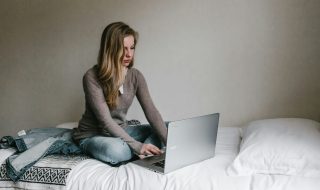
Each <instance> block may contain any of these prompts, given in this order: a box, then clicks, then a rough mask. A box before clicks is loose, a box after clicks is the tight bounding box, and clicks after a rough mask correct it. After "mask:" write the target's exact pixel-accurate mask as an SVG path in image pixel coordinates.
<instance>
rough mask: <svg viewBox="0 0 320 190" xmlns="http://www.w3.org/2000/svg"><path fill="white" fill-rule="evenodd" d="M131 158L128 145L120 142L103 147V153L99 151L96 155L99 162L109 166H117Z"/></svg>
mask: <svg viewBox="0 0 320 190" xmlns="http://www.w3.org/2000/svg"><path fill="white" fill-rule="evenodd" d="M132 156H133V155H132V152H131V149H130V148H129V146H128V144H127V143H125V142H124V141H122V140H119V141H115V142H113V143H110V144H108V145H107V146H106V147H104V151H101V153H99V154H98V155H96V157H97V158H98V159H99V160H101V161H103V162H107V163H110V164H118V163H120V162H123V161H127V160H130V159H131V158H132Z"/></svg>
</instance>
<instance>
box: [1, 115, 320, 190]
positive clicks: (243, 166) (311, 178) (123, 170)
mask: <svg viewBox="0 0 320 190" xmlns="http://www.w3.org/2000/svg"><path fill="white" fill-rule="evenodd" d="M301 126H302V127H301ZM319 128H320V125H319V123H318V122H316V121H312V120H307V119H293V118H290V119H288V118H286V119H272V120H260V121H254V122H251V123H250V124H249V125H248V126H246V127H245V128H240V127H219V130H218V137H217V145H216V150H215V156H214V157H213V158H211V159H208V160H205V161H203V162H200V163H197V164H193V165H190V166H187V167H185V168H182V169H179V170H177V171H174V172H171V173H169V174H166V175H162V174H158V173H155V172H152V171H149V170H147V169H144V168H142V167H140V166H137V165H134V164H132V163H128V164H126V165H122V166H120V167H111V166H109V165H107V164H104V163H102V162H100V161H97V160H94V159H91V158H89V157H87V156H85V155H70V156H61V155H50V156H47V157H45V158H43V159H41V160H40V161H39V162H37V163H36V164H35V165H34V166H33V167H32V170H33V171H34V173H33V171H28V172H26V174H25V176H24V177H23V179H21V180H20V181H18V182H16V183H13V182H12V181H10V179H8V178H6V174H5V167H4V160H5V159H6V157H8V156H9V155H11V154H13V153H14V151H15V150H14V149H1V150H0V162H1V163H2V165H1V169H0V189H72V190H73V189H74V190H75V189H84V190H87V189H111V190H113V189H114V190H129V189H130V190H135V189H139V190H149V189H154V190H157V189H168V190H171V189H172V190H178V189H183V190H188V189H190V190H194V189H214V190H233V189H235V190H236V189H237V190H238V189H241V190H247V189H248V190H249V189H250V190H256V189H279V190H280V189H281V190H286V189H287V190H298V189H299V190H301V189H308V190H318V189H319V188H320V153H319V152H320V132H319ZM279 137H280V138H279ZM281 141H283V142H286V143H284V145H283V144H282V142H281ZM266 142H267V143H266ZM279 151H280V152H279ZM274 154H275V155H276V156H275V155H274ZM292 156H293V157H294V158H292ZM30 169H31V168H30ZM39 173H40V174H39Z"/></svg>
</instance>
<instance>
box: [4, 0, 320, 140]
mask: <svg viewBox="0 0 320 190" xmlns="http://www.w3.org/2000/svg"><path fill="white" fill-rule="evenodd" d="M319 18H320V1H318V0H261V1H255V0H242V1H240V0H230V1H225V0H202V1H193V0H174V1H170V0H166V1H156V0H136V1H130V0H127V1H126V0H108V1H102V0H90V1H89V0H57V1H52V0H32V1H27V0H25V1H23V0H1V2H0V64H1V65H0V66H1V67H0V91H1V93H0V135H1V136H3V135H9V134H14V133H16V132H17V131H19V130H21V129H27V128H34V127H50V126H55V125H57V124H59V123H63V122H69V121H78V120H79V119H80V117H81V115H82V113H83V111H84V94H83V90H82V82H81V81H82V76H83V74H84V72H85V71H86V70H87V69H89V68H90V67H92V66H93V65H94V64H96V59H97V52H98V48H99V41H100V35H101V33H102V30H103V29H104V27H105V26H106V25H107V24H109V23H110V22H114V21H124V22H126V23H128V24H129V25H130V26H132V27H133V28H134V29H136V30H137V31H138V32H139V34H140V38H139V42H138V46H137V50H136V58H135V63H136V64H135V67H136V68H138V69H139V70H140V71H142V73H143V74H144V76H145V78H146V79H147V82H148V85H149V90H150V92H151V95H152V97H153V100H154V102H155V104H156V106H157V108H158V109H159V111H160V112H161V114H162V116H163V118H164V120H175V119H182V118H186V117H191V116H196V115H202V114H208V113H212V112H220V113H221V120H220V124H221V126H241V125H244V124H245V123H247V122H249V121H251V120H254V119H264V118H273V117H303V118H310V119H315V120H318V121H319V120H320V99H319V97H320V83H319V81H320V80H319V79H320V75H319V72H320V53H319V52H320V20H319ZM133 118H134V119H139V120H140V121H142V122H145V121H146V120H145V117H144V114H143V112H142V110H141V108H140V106H139V104H138V103H137V101H135V102H134V104H133V105H132V107H131V109H130V110H129V114H128V119H133Z"/></svg>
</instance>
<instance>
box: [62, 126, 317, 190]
mask: <svg viewBox="0 0 320 190" xmlns="http://www.w3.org/2000/svg"><path fill="white" fill-rule="evenodd" d="M239 144H240V128H232V127H222V128H219V131H218V138H217V146H216V155H215V157H214V158H212V159H209V160H205V161H203V162H201V163H197V164H193V165H190V166H187V167H185V168H182V169H179V170H177V171H174V172H172V173H169V174H166V175H162V174H158V173H155V172H152V171H149V170H147V169H145V168H142V167H140V166H137V165H134V164H131V163H129V164H127V165H124V166H121V167H119V168H114V167H110V166H108V165H107V164H104V163H102V162H99V161H97V160H94V159H88V160H85V161H82V162H81V163H80V164H79V165H77V166H76V167H75V168H73V170H72V171H71V172H70V174H69V176H68V179H67V189H72V190H76V189H77V190H78V189H83V190H87V189H101V190H102V189H110V190H113V189H114V190H122V189H123V190H137V189H139V190H150V189H152V190H157V189H159V190H160V189H167V190H178V189H179V190H180V189H183V190H194V189H201V190H202V189H203V190H206V189H214V190H239V189H240V190H249V189H250V190H260V189H261V190H263V189H268V190H269V189H272V190H278V189H279V190H301V189H308V190H319V189H320V179H315V178H302V177H292V176H281V175H253V176H244V177H230V176H228V175H227V174H226V168H227V166H228V165H229V164H230V163H231V162H232V161H233V159H234V158H235V156H236V155H237V153H238V150H239Z"/></svg>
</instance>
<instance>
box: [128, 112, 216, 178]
mask: <svg viewBox="0 0 320 190" xmlns="http://www.w3.org/2000/svg"><path fill="white" fill-rule="evenodd" d="M218 123H219V113H215V114H210V115H205V116H199V117H193V118H189V119H184V120H180V121H173V122H170V123H169V125H168V137H167V146H166V150H165V153H163V154H161V155H159V156H151V157H147V158H144V159H140V160H136V161H133V162H132V163H134V164H137V165H140V166H142V167H145V168H147V169H150V170H152V171H155V172H158V173H163V174H166V173H169V172H172V171H174V170H176V169H179V168H182V167H185V166H188V165H190V164H194V163H197V162H200V161H203V160H206V159H209V158H212V157H213V156H214V152H215V145H216V139H217V131H218Z"/></svg>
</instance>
